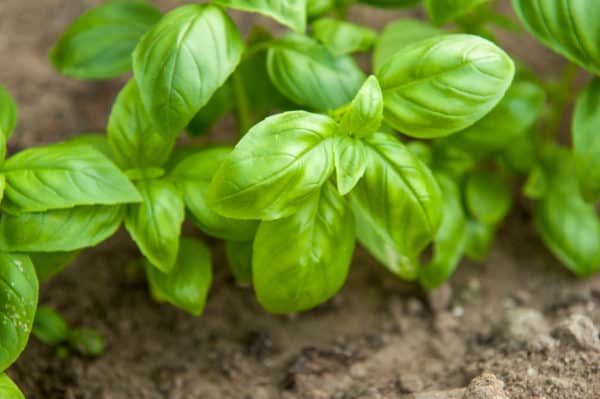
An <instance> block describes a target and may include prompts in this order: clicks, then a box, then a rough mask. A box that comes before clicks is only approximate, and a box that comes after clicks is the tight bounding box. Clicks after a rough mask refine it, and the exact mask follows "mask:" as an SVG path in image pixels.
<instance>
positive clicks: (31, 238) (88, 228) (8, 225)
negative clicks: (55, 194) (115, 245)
mask: <svg viewBox="0 0 600 399" xmlns="http://www.w3.org/2000/svg"><path fill="white" fill-rule="evenodd" d="M122 221H123V209H122V207H121V206H79V207H75V208H70V209H59V210H55V211H48V212H43V213H21V214H19V215H10V214H3V215H2V218H1V219H0V250H2V251H13V252H63V251H76V250H79V249H82V248H87V247H93V246H95V245H97V244H99V243H101V242H102V241H104V240H106V239H107V238H108V237H110V236H112V235H113V234H114V233H115V231H117V229H118V228H119V226H120V225H121V222H122Z"/></svg>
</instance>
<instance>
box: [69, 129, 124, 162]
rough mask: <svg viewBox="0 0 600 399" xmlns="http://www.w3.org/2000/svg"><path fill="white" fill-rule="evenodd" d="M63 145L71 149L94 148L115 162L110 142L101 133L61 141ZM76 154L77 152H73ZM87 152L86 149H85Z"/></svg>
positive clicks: (81, 135) (85, 134)
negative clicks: (79, 147) (80, 147)
mask: <svg viewBox="0 0 600 399" xmlns="http://www.w3.org/2000/svg"><path fill="white" fill-rule="evenodd" d="M61 143H62V144H65V145H69V146H71V147H78V146H86V147H92V148H93V149H94V150H96V151H98V152H100V153H101V154H103V155H104V156H106V157H107V158H108V159H110V160H111V161H114V156H113V153H112V151H111V150H110V147H109V146H108V140H107V139H106V135H105V134H101V133H82V134H78V135H77V136H74V137H71V138H69V139H67V140H64V141H61ZM73 151H74V152H76V151H77V150H75V149H74V150H73ZM84 151H85V149H84Z"/></svg>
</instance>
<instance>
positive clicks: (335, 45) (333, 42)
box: [311, 18, 377, 56]
mask: <svg viewBox="0 0 600 399" xmlns="http://www.w3.org/2000/svg"><path fill="white" fill-rule="evenodd" d="M311 30H312V35H313V37H314V38H315V39H317V40H318V41H320V42H321V43H323V44H324V45H325V47H327V49H328V50H329V51H330V52H331V54H333V55H338V56H339V55H346V54H351V53H355V52H358V51H366V50H368V49H370V48H371V47H372V46H373V44H375V41H376V40H377V32H375V31H374V30H373V29H371V28H367V27H364V26H361V25H357V24H353V23H351V22H346V21H340V20H338V19H332V18H321V19H319V20H317V21H315V22H313V24H312V26H311Z"/></svg>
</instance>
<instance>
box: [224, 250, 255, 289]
mask: <svg viewBox="0 0 600 399" xmlns="http://www.w3.org/2000/svg"><path fill="white" fill-rule="evenodd" d="M253 246H254V241H227V242H225V254H226V255H227V264H228V265H229V270H231V274H233V277H234V278H235V281H236V282H237V283H238V284H240V285H247V284H251V283H252V256H253V249H252V247H253Z"/></svg>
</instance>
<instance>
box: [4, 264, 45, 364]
mask: <svg viewBox="0 0 600 399" xmlns="http://www.w3.org/2000/svg"><path fill="white" fill-rule="evenodd" d="M38 288H39V287H38V281H37V277H36V275H35V269H34V267H33V264H32V263H31V260H30V259H29V258H28V257H27V256H25V255H15V254H9V253H5V252H0V297H1V298H2V300H1V301H0V370H6V369H7V368H8V367H9V366H10V365H11V364H12V363H13V362H14V361H15V360H17V358H18V357H19V355H20V354H21V352H23V349H25V346H26V345H27V341H28V340H29V334H30V333H31V328H32V327H33V319H34V317H35V310H36V307H37V302H38Z"/></svg>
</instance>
